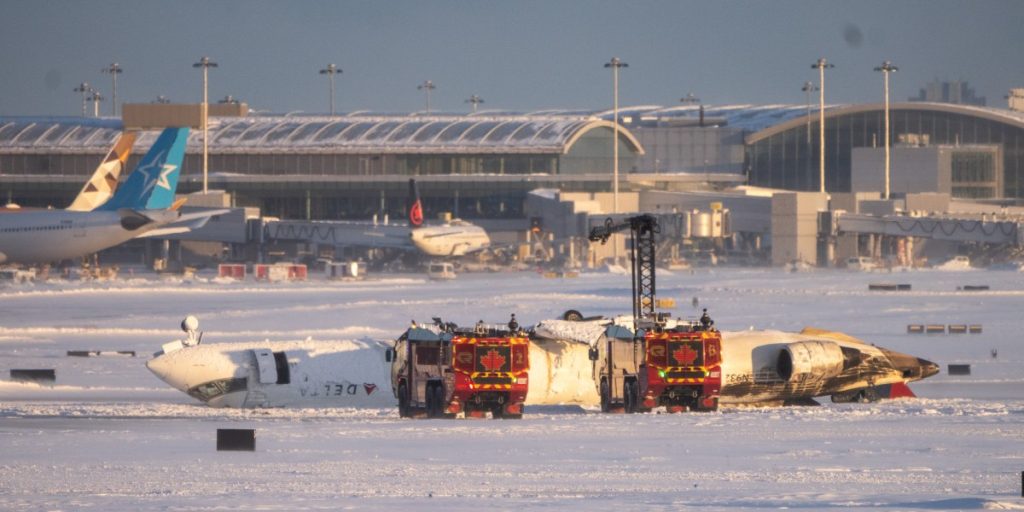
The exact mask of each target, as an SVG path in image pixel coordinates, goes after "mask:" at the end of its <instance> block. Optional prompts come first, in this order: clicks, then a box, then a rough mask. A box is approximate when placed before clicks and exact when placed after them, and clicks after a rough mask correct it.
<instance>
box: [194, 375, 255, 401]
mask: <svg viewBox="0 0 1024 512" xmlns="http://www.w3.org/2000/svg"><path fill="white" fill-rule="evenodd" d="M248 387H249V386H248V381H247V380H246V379H245V377H240V378H235V379H221V380H214V381H210V382H207V383H205V384H200V385H198V386H196V387H194V388H191V389H189V390H188V394H189V396H191V397H192V398H195V399H197V400H202V401H203V402H209V401H210V400H213V399H214V398H217V397H218V396H221V395H223V394H226V393H234V392H235V391H245V390H246V389H248Z"/></svg>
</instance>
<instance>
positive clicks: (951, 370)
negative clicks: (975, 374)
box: [946, 364, 971, 375]
mask: <svg viewBox="0 0 1024 512" xmlns="http://www.w3.org/2000/svg"><path fill="white" fill-rule="evenodd" d="M946 373H947V374H949V375H970V374H971V365H969V364H951V365H948V366H947V367H946Z"/></svg>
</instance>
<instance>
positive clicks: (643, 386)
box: [590, 215, 722, 413]
mask: <svg viewBox="0 0 1024 512" xmlns="http://www.w3.org/2000/svg"><path fill="white" fill-rule="evenodd" d="M657 226H658V224H657V219H656V218H655V217H654V216H652V215H638V216H634V217H629V218H626V219H624V221H622V222H620V223H615V222H614V221H613V220H612V219H608V220H607V221H606V223H605V225H604V226H599V227H595V228H593V229H592V230H591V232H590V240H592V241H602V242H604V241H606V240H607V239H608V238H609V237H610V236H611V235H612V234H613V233H615V232H618V231H625V230H631V234H632V242H633V243H632V254H631V256H632V263H633V326H632V327H633V328H632V329H628V328H626V327H623V326H621V325H611V326H609V328H608V329H607V330H606V331H605V335H604V337H603V338H602V340H600V341H599V342H598V344H597V346H596V347H595V348H593V349H591V352H590V358H591V360H593V361H594V364H595V369H594V370H595V375H596V376H597V379H596V380H597V385H598V393H599V394H600V396H601V410H602V411H605V412H614V411H625V412H628V413H633V412H647V411H650V410H651V409H653V408H655V407H659V406H664V407H665V408H666V409H667V410H668V411H669V412H681V411H684V410H691V411H713V410H716V409H717V408H718V396H719V391H720V390H721V387H722V368H721V363H722V358H721V353H722V337H721V334H720V333H719V332H718V331H717V330H715V329H714V328H713V327H712V322H711V321H710V318H707V317H705V318H702V319H701V322H699V323H698V322H674V321H672V320H670V319H669V318H668V315H667V314H665V313H658V312H656V311H655V306H656V304H657V301H656V300H655V290H654V287H655V267H654V265H655V252H654V250H655V244H654V235H655V234H656V233H657Z"/></svg>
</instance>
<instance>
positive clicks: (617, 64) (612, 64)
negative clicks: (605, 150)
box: [604, 57, 629, 264]
mask: <svg viewBox="0 0 1024 512" xmlns="http://www.w3.org/2000/svg"><path fill="white" fill-rule="evenodd" d="M604 67H605V68H611V70H612V116H613V121H612V134H613V135H612V213H613V214H618V213H619V70H620V69H622V68H628V67H629V64H627V63H625V62H622V59H619V58H618V57H612V60H610V61H608V62H606V63H605V64H604ZM612 258H613V259H614V260H615V263H616V264H618V262H619V244H618V242H612Z"/></svg>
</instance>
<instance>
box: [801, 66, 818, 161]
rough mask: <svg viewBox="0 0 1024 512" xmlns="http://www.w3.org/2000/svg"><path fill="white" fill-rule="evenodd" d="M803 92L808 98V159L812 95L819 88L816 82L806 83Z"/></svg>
mask: <svg viewBox="0 0 1024 512" xmlns="http://www.w3.org/2000/svg"><path fill="white" fill-rule="evenodd" d="M800 90H801V91H803V92H804V94H805V95H806V96H807V151H808V157H809V156H810V151H811V93H812V92H814V91H817V90H818V86H817V85H814V82H804V86H803V87H801V88H800ZM810 174H811V159H810V158H808V159H807V175H808V177H809V176H810Z"/></svg>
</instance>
